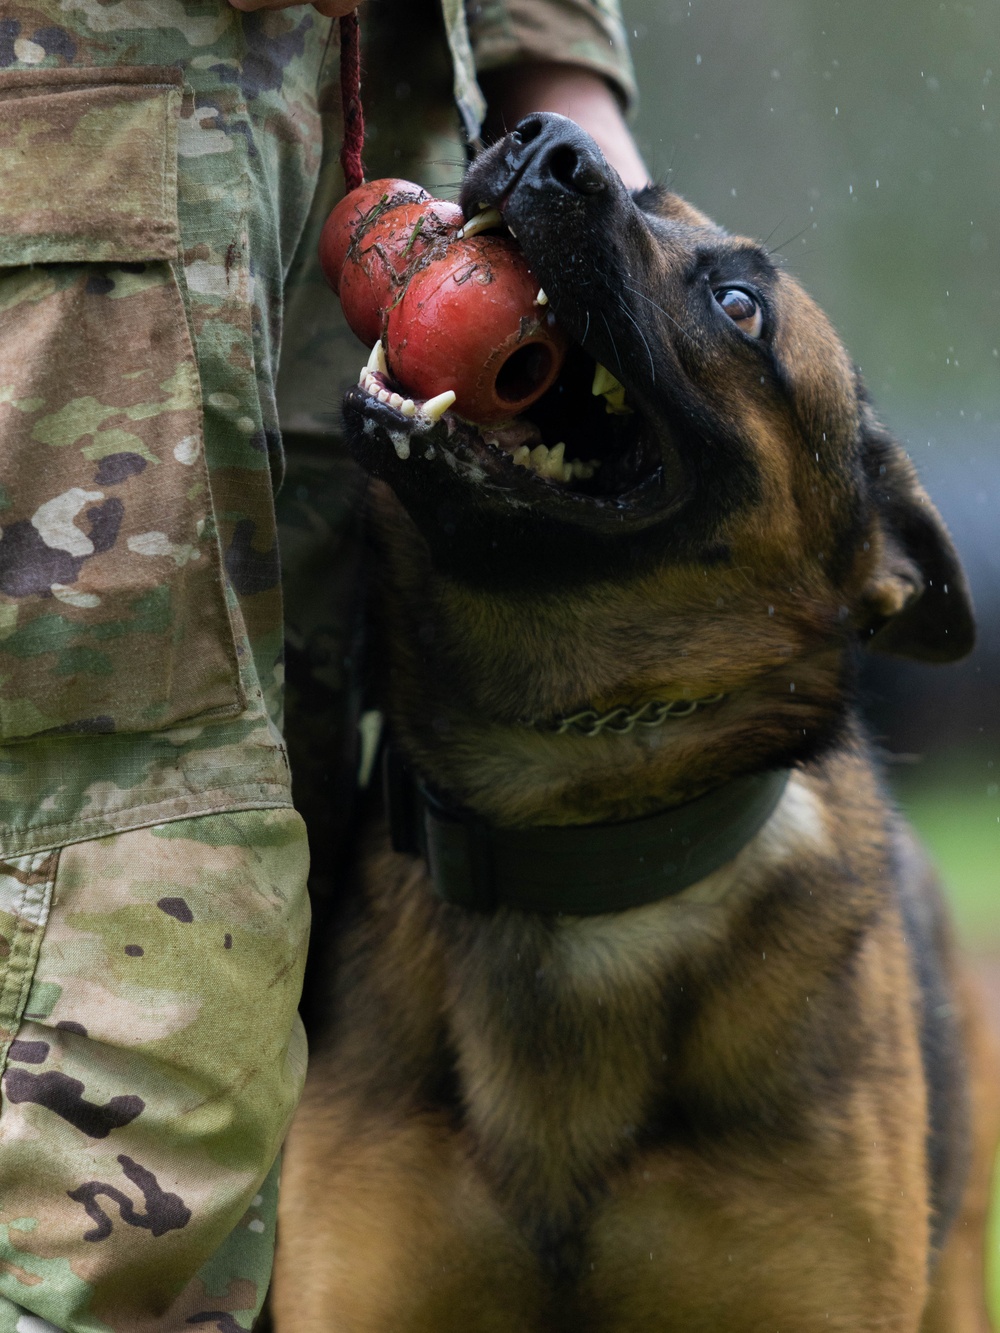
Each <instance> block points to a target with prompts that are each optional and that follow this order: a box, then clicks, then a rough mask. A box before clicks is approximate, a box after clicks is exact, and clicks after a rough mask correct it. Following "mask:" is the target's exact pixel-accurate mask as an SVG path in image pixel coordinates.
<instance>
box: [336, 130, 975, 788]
mask: <svg viewBox="0 0 1000 1333" xmlns="http://www.w3.org/2000/svg"><path fill="white" fill-rule="evenodd" d="M462 203H463V207H464V208H465V211H466V214H467V215H468V216H471V215H472V214H474V213H476V212H477V210H479V209H480V208H482V207H483V206H486V205H488V206H493V207H496V208H498V209H499V210H500V212H501V214H502V216H503V219H504V222H505V223H506V225H507V227H508V228H509V230H510V231H511V233H512V234H514V235H515V236H516V239H517V241H518V243H519V244H520V246H521V247H522V248H523V250H524V253H525V256H526V258H527V260H528V263H529V265H530V267H531V269H532V271H533V273H534V274H536V275H537V277H538V279H539V282H540V284H541V286H542V287H543V288H544V291H545V293H546V294H547V296H548V300H549V303H550V307H551V310H552V312H553V313H554V315H555V317H556V319H557V320H558V322H559V324H560V325H561V327H562V328H563V329H564V330H565V331H566V333H567V334H568V335H569V336H570V338H571V339H572V341H573V344H574V346H573V350H572V352H571V354H570V356H569V358H568V360H567V363H566V368H565V370H564V372H563V373H562V375H561V377H560V379H559V381H557V383H556V385H555V386H554V387H553V388H552V389H551V390H550V391H549V392H548V393H547V394H546V395H545V397H544V398H543V399H541V400H540V401H539V403H538V404H536V406H535V407H534V408H533V409H531V410H529V411H528V413H526V414H525V416H524V417H522V418H520V419H518V420H517V421H516V422H514V423H511V424H510V425H508V426H504V427H501V428H498V429H496V430H492V431H485V432H483V431H480V430H479V429H477V428H475V427H473V426H471V425H469V424H468V423H466V422H463V421H461V420H460V419H459V418H457V417H456V416H454V415H453V414H450V413H449V414H446V415H445V417H444V418H443V419H442V420H440V421H439V422H438V423H437V424H435V425H433V426H431V425H429V424H428V423H426V422H423V421H422V420H421V418H420V416H419V414H418V415H417V417H415V418H413V419H408V418H406V417H403V416H401V415H400V414H399V413H397V412H395V411H394V410H393V409H392V408H391V407H390V406H388V405H385V404H382V403H380V402H379V401H378V400H377V399H376V398H373V397H372V396H371V395H370V394H367V393H366V392H365V391H364V389H362V388H361V387H360V386H359V387H358V388H356V389H353V390H351V391H350V393H349V394H348V397H347V400H346V403H345V418H346V423H347V429H348V437H349V440H350V442H351V444H352V447H353V449H354V452H355V454H356V456H357V457H358V458H359V460H360V461H361V462H362V464H363V465H364V466H365V467H366V468H367V469H368V470H369V471H370V472H372V473H373V474H374V475H375V476H376V477H379V478H381V479H383V480H384V481H385V482H387V483H388V484H389V487H391V489H392V491H393V492H394V493H395V496H396V497H397V500H398V503H393V502H390V501H388V500H387V499H385V498H383V501H382V503H381V512H382V516H383V519H384V520H385V521H387V522H388V523H389V524H390V526H395V528H396V538H394V539H393V545H394V546H395V548H396V549H397V552H398V549H399V541H398V540H397V538H400V537H402V540H403V542H404V544H406V545H407V546H408V548H409V549H408V554H407V556H406V557H405V560H404V561H403V562H402V563H397V574H398V577H400V578H402V579H403V581H404V582H407V581H409V580H408V578H407V575H406V573H405V568H404V566H405V564H406V561H409V562H410V563H411V564H413V563H414V562H415V564H416V565H417V566H419V567H420V570H421V572H420V574H419V576H418V578H419V582H413V583H412V584H411V587H410V592H411V594H413V595H414V596H417V599H418V600H419V596H418V589H419V588H420V587H424V586H425V584H426V580H427V579H428V578H430V579H435V578H437V579H439V580H440V581H441V586H442V587H445V588H447V589H448V591H447V592H446V593H442V594H441V597H443V598H444V601H449V602H450V605H451V607H452V618H453V620H454V619H455V618H456V617H457V620H458V621H460V622H462V624H463V625H464V629H463V630H457V629H456V627H455V625H454V624H453V625H452V627H451V631H450V633H451V634H457V635H458V638H456V639H455V645H456V648H455V651H456V652H461V651H463V649H462V648H461V643H462V642H464V643H465V644H466V648H465V649H464V651H468V652H471V649H470V648H469V647H468V644H469V642H470V641H478V643H479V645H480V649H481V653H482V654H483V656H484V658H488V659H489V660H490V661H492V662H493V664H494V669H488V668H480V669H478V670H476V671H473V672H472V675H473V677H474V678H475V680H476V682H477V684H476V685H474V686H473V687H471V688H472V689H473V692H474V694H475V695H476V707H477V708H478V709H479V710H480V711H481V710H482V709H483V708H486V709H487V711H488V714H489V715H490V716H491V717H492V718H494V719H495V720H496V721H498V722H502V721H514V720H516V719H518V718H524V717H525V716H527V717H537V716H539V715H542V716H545V715H549V714H551V713H553V712H560V711H567V710H569V709H571V708H572V707H573V706H574V705H576V706H579V705H581V704H583V703H589V704H592V705H594V706H596V707H598V708H600V707H601V706H602V705H604V704H607V705H610V704H612V703H615V702H622V701H623V700H629V701H636V702H641V701H643V700H644V699H652V698H661V699H662V698H665V697H666V698H670V697H680V698H683V697H697V696H699V695H704V694H710V693H715V692H723V693H726V694H727V695H730V696H732V695H735V694H736V693H737V692H739V691H740V690H744V691H745V690H746V689H748V688H749V689H760V688H761V682H763V681H767V682H770V684H769V685H768V686H767V688H766V693H768V694H769V695H772V696H773V701H775V703H776V701H777V700H778V697H779V696H780V695H781V694H782V693H783V694H784V696H785V697H784V701H783V703H782V704H781V705H780V706H777V704H776V713H775V715H776V716H778V715H780V716H781V717H782V718H785V717H787V718H788V720H789V725H788V727H787V728H783V730H787V732H788V737H786V741H788V739H789V738H790V736H791V734H792V733H793V732H800V733H802V734H803V735H806V736H807V737H808V736H811V737H812V738H813V739H815V738H816V737H817V736H818V735H819V734H820V733H821V732H823V731H824V729H825V730H826V731H827V732H828V731H829V727H830V725H831V724H832V723H831V719H832V718H833V715H834V713H835V712H836V709H835V708H834V706H833V702H832V701H833V698H834V696H837V697H839V696H840V694H842V691H841V690H839V685H834V684H833V683H831V682H832V681H833V679H834V677H837V679H838V681H839V676H838V671H839V668H834V667H833V666H832V664H833V663H834V662H841V661H842V659H843V657H844V649H845V648H846V647H847V646H848V644H849V643H851V642H852V641H857V640H860V641H862V642H870V643H871V644H872V645H873V646H875V647H879V648H882V649H884V650H886V651H889V652H894V653H899V654H902V655H906V656H911V657H915V658H921V659H925V660H932V661H948V660H951V659H953V658H958V657H961V656H962V655H964V654H965V653H966V652H968V651H969V649H970V647H971V645H972V641H973V621H972V612H971V606H970V602H969V598H968V593H967V589H966V586H965V581H964V578H963V575H962V571H961V568H960V565H959V562H958V559H957V556H956V553H955V551H954V548H953V546H952V544H951V541H950V539H949V537H948V535H947V533H946V531H945V529H944V527H943V525H942V523H941V520H940V519H939V517H938V515H937V513H936V511H935V510H934V508H933V506H932V505H931V503H930V501H929V499H928V497H927V495H926V493H925V492H924V491H923V489H922V488H921V486H920V484H919V482H918V480H917V478H916V474H915V472H914V470H913V468H912V466H911V465H910V463H909V461H908V459H907V457H906V455H905V454H904V453H903V451H902V449H901V448H900V447H899V446H898V445H897V444H896V443H895V442H894V441H893V440H892V439H891V437H890V436H889V435H888V434H887V433H886V431H885V430H884V429H883V428H882V427H881V426H880V425H879V424H878V422H877V420H876V418H875V415H874V413H873V410H872V408H871V406H870V404H869V403H868V402H867V400H866V398H865V395H864V391H863V388H862V386H861V384H860V381H859V377H858V375H857V372H856V370H855V369H854V367H853V365H852V363H851V361H850V359H849V358H848V356H847V354H846V353H845V351H844V349H843V347H842V345H841V343H840V341H839V340H838V338H837V336H836V334H835V333H834V331H833V329H832V327H831V326H830V324H829V322H828V321H827V319H826V318H825V316H824V315H823V314H822V312H821V311H820V310H819V309H818V307H817V306H816V305H815V304H814V303H813V302H812V301H811V300H810V298H809V297H808V296H807V295H806V294H805V293H804V292H803V290H802V289H801V288H800V287H799V285H798V284H797V283H796V282H795V281H794V279H792V278H791V277H789V275H788V274H787V273H785V272H784V271H782V269H781V268H779V267H778V266H776V265H775V263H774V262H773V261H772V259H771V258H770V256H769V255H768V253H767V251H766V250H765V249H764V248H763V247H762V246H760V245H759V244H757V243H755V242H753V241H750V240H747V239H744V238H741V237H734V236H731V235H729V234H728V233H726V232H725V231H723V230H722V229H720V228H719V227H717V226H715V225H714V224H713V223H712V222H711V221H709V219H707V218H706V217H705V216H704V215H702V214H701V213H699V212H698V211H697V210H696V209H694V208H692V207H691V206H690V205H689V204H687V203H686V202H685V201H684V200H682V199H681V198H679V197H678V196H677V195H674V194H670V193H668V192H666V191H664V190H660V189H656V188H650V189H647V190H644V191H641V192H639V193H637V194H634V195H633V194H630V193H629V192H628V191H627V190H626V189H625V188H624V186H623V185H622V183H621V181H620V180H619V178H618V177H617V175H616V173H615V172H614V171H613V170H612V169H611V168H610V167H609V166H608V164H607V163H606V161H605V160H604V158H603V157H602V155H601V153H600V151H599V149H598V148H597V146H596V145H595V144H594V142H593V141H592V140H591V139H590V137H589V136H588V135H586V134H585V133H584V132H583V131H582V130H580V129H579V128H578V127H577V126H576V125H575V124H573V122H571V121H569V120H566V119H565V118H563V117H560V116H554V115H536V116H531V117H529V118H527V119H526V120H524V121H522V122H521V124H520V125H519V126H518V127H517V128H516V129H515V130H514V131H513V133H511V134H509V135H508V136H507V137H506V138H505V139H503V140H502V141H501V142H500V143H498V144H497V145H495V146H494V147H493V148H491V149H490V150H488V151H487V152H485V153H484V154H483V155H482V156H481V157H479V158H478V159H477V161H476V162H475V163H474V164H473V166H472V168H471V169H470V171H469V173H468V176H467V179H466V182H465V185H464V187H463V191H462ZM598 366H601V367H604V368H605V373H603V376H602V377H599V379H598V381H597V384H596V385H595V384H594V376H595V371H596V368H597V367H598ZM606 372H610V374H607V373H606ZM615 381H617V382H618V384H619V385H620V386H623V389H624V392H623V393H622V392H621V390H620V389H616V388H615V387H614V382H615ZM602 386H603V387H604V389H605V392H604V394H603V395H602V394H601V393H597V394H595V393H593V392H592V391H591V390H592V387H594V388H597V389H598V390H599V389H601V388H602ZM401 433H403V434H405V436H406V437H407V440H408V444H409V456H408V457H407V458H400V457H399V454H400V453H403V454H405V453H406V450H405V449H402V450H397V449H396V448H394V446H393V438H395V440H396V443H397V444H398V442H399V439H400V437H401ZM559 444H563V445H564V453H563V455H562V462H563V463H566V462H570V461H571V460H577V461H578V462H579V463H581V464H582V465H583V466H582V467H577V468H572V469H566V468H565V467H563V468H562V469H560V468H559V467H558V466H556V467H553V466H551V465H549V466H547V463H548V462H549V455H550V453H551V450H552V449H553V448H555V447H556V446H557V445H559ZM539 446H543V448H541V449H539ZM526 448H527V455H526V453H525V449H526ZM557 457H558V456H557ZM515 459H516V460H517V461H515ZM567 471H571V473H572V475H570V476H569V477H568V479H563V478H564V477H565V474H566V472H567ZM553 472H555V473H556V474H557V475H558V476H559V479H556V477H554V476H553V475H551V474H552V473H553ZM404 510H405V512H406V514H407V515H408V516H409V519H408V520H407V519H406V518H405V517H404V515H403V511H404ZM404 529H405V534H404ZM417 534H419V537H418V536H417ZM441 597H439V598H438V605H439V606H440V605H442V602H441ZM487 606H488V607H489V610H488V611H487V610H484V607H487ZM470 636H471V638H470ZM439 640H440V635H439ZM460 640H461V642H460ZM540 658H541V659H544V660H545V661H546V663H547V664H548V665H547V666H546V668H545V669H544V670H540V669H539V659H540ZM820 661H822V662H824V663H825V664H826V665H825V666H824V667H823V669H822V670H821V671H820V670H817V672H816V679H817V681H818V679H819V676H820V675H823V676H824V679H826V680H827V682H828V683H827V684H826V685H824V686H823V687H822V688H820V687H819V686H818V684H817V685H816V686H815V688H814V687H813V686H812V685H810V683H809V681H810V669H811V668H810V663H813V664H815V663H817V662H820ZM797 681H798V682H799V685H798V687H797V685H796V682H797ZM453 688H454V687H453ZM796 688H798V691H799V698H798V700H796V699H795V693H796ZM818 695H824V696H828V699H829V707H826V705H824V706H822V707H819V706H818V707H817V708H815V709H814V711H813V713H811V714H810V712H809V705H808V703H807V699H810V698H812V699H814V700H815V698H816V697H817V696H818ZM793 722H794V725H792V723H793ZM789 744H790V741H789ZM808 744H809V743H808V742H804V743H803V750H805V749H808ZM785 748H786V751H788V745H787V744H786V747H785ZM791 752H794V746H792V750H791ZM758 762H759V756H758Z"/></svg>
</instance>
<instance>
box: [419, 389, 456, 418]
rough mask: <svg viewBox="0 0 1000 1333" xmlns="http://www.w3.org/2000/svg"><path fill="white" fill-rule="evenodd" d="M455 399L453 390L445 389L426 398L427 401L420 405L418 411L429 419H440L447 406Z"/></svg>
mask: <svg viewBox="0 0 1000 1333" xmlns="http://www.w3.org/2000/svg"><path fill="white" fill-rule="evenodd" d="M454 401H455V392H454V390H453V389H445V391H444V393H439V394H436V395H435V396H434V397H433V398H428V399H427V402H426V403H424V405H423V406H422V407H421V409H420V411H421V412H422V413H423V415H424V416H425V417H427V419H428V420H429V421H432V422H434V421H440V420H441V418H442V417H443V416H444V414H445V412H447V411H448V408H449V407H451V405H452V403H453V402H454Z"/></svg>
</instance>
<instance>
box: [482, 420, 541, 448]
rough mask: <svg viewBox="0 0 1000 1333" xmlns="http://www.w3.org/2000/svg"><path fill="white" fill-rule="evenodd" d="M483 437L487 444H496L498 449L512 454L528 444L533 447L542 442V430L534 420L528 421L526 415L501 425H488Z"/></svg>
mask: <svg viewBox="0 0 1000 1333" xmlns="http://www.w3.org/2000/svg"><path fill="white" fill-rule="evenodd" d="M483 439H484V440H485V441H486V443H487V444H492V445H494V446H495V447H496V448H497V449H503V450H504V452H505V453H508V454H512V453H514V452H516V450H518V449H520V448H521V446H522V445H524V444H526V445H527V446H528V448H529V449H530V448H532V447H533V446H534V445H536V444H541V442H542V432H541V431H540V430H539V429H538V427H537V426H536V425H535V423H534V422H533V421H528V419H527V418H526V417H517V418H515V419H514V420H513V421H505V422H503V423H502V424H501V425H499V426H487V427H486V428H485V429H484V431H483Z"/></svg>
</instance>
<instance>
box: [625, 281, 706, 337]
mask: <svg viewBox="0 0 1000 1333" xmlns="http://www.w3.org/2000/svg"><path fill="white" fill-rule="evenodd" d="M622 286H623V287H625V288H626V290H628V291H630V292H631V293H632V294H633V295H634V296H638V297H639V298H640V299H641V300H643V301H648V302H649V304H650V305H651V306H653V307H654V308H655V309H656V310H658V311H659V312H660V314H661V315H663V317H664V318H665V319H668V320H669V321H670V323H671V324H673V326H674V328H675V329H676V330H677V331H678V333H683V334H684V337H685V338H690V340H691V342H693V343H694V345H695V346H696V347H699V346H701V341H702V340H701V339H700V338H699V337H698V336H697V335H696V334H694V333H692V332H691V331H690V329H686V328H685V327H684V325H683V324H681V323H679V322H678V321H677V320H676V319H674V317H673V315H672V314H671V313H670V311H669V310H664V308H663V306H661V305H660V303H659V302H658V301H654V300H653V298H652V297H651V296H647V295H646V293H645V292H642V291H640V290H639V288H638V287H633V286H632V285H631V283H628V282H623V283H622Z"/></svg>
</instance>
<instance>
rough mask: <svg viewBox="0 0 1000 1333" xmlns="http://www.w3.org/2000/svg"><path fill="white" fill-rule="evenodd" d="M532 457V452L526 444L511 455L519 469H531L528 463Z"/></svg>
mask: <svg viewBox="0 0 1000 1333" xmlns="http://www.w3.org/2000/svg"><path fill="white" fill-rule="evenodd" d="M530 457H531V450H530V449H529V448H528V446H527V445H526V444H522V445H521V447H520V448H519V449H515V450H514V452H513V453H512V454H511V458H512V459H513V460H514V462H515V463H516V464H517V465H518V467H530V466H531V464H530V463H529V462H528V460H529V459H530Z"/></svg>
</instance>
